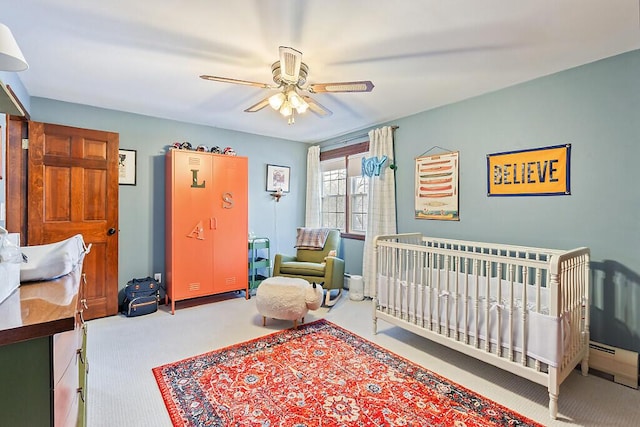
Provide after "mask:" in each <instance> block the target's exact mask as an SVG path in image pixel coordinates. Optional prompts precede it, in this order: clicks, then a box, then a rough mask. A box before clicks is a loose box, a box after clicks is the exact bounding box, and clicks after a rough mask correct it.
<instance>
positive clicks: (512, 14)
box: [0, 0, 640, 142]
mask: <svg viewBox="0 0 640 427" xmlns="http://www.w3.org/2000/svg"><path fill="white" fill-rule="evenodd" d="M0 7H1V9H0V10H1V11H2V12H1V13H0V22H3V23H4V24H6V25H7V26H9V28H11V30H12V31H13V33H14V35H15V37H16V39H17V41H18V44H19V45H20V47H21V49H22V51H23V53H24V55H25V57H26V58H27V61H28V62H29V66H30V67H29V69H28V70H27V71H23V72H20V73H19V74H18V75H19V77H20V79H21V81H22V82H23V84H24V86H25V87H26V89H27V91H28V92H29V94H30V95H31V96H34V97H44V98H52V99H57V100H62V101H68V102H74V103H79V104H87V105H92V106H97V107H103V108H109V109H115V110H121V111H127V112H132V113H139V114H144V115H148V116H155V117H160V118H167V119H174V120H179V121H184V122H190V123H198V124H204V125H208V126H214V127H219V128H226V129H233V130H238V131H244V132H250V133H255V134H260V135H268V136H273V137H279V138H285V139H291V140H295V141H302V142H318V141H323V140H326V139H329V138H332V137H335V136H339V135H344V134H347V133H349V132H353V131H358V130H360V129H365V128H369V127H372V126H374V125H376V124H380V123H384V122H386V121H391V120H394V119H397V118H400V117H404V116H408V115H411V114H414V113H418V112H421V111H425V110H429V109H431V108H434V107H437V106H441V105H445V104H449V103H452V102H456V101H459V100H462V99H465V98H469V97H473V96H476V95H480V94H483V93H486V92H490V91H494V90H497V89H500V88H504V87H507V86H511V85H513V84H516V83H520V82H523V81H527V80H531V79H534V78H536V77H540V76H544V75H548V74H552V73H555V72H558V71H561V70H564V69H567V68H572V67H575V66H578V65H582V64H585V63H589V62H593V61H596V60H599V59H602V58H605V57H609V56H612V55H616V54H619V53H623V52H627V51H630V50H634V49H638V48H640V25H639V4H638V0H518V1H513V0H483V1H478V0H398V1H389V0H385V1H382V0H349V1H346V0H286V1H285V0H280V1H279V0H187V1H179V0H156V1H151V0H146V1H141V0H127V1H124V0H101V1H89V0H82V1H78V0H55V1H52V0H20V1H15V0H10V1H9V0H0ZM280 45H284V46H291V47H294V48H295V49H297V50H300V51H301V52H302V53H303V61H304V62H305V63H307V64H308V66H309V68H310V71H309V78H308V81H310V82H311V83H325V82H335V81H352V80H371V81H373V83H374V84H375V88H374V89H373V91H372V92H371V93H342V94H314V95H311V96H312V97H313V98H314V99H316V100H317V101H318V102H320V103H321V104H323V105H324V106H326V107H327V108H329V109H330V110H332V111H333V115H332V116H331V117H328V118H319V117H317V116H315V115H313V114H311V113H306V114H305V115H303V116H301V117H298V118H297V120H296V123H295V124H294V125H291V126H289V125H287V121H286V120H285V119H284V118H283V117H282V116H280V115H279V114H278V113H277V112H276V111H274V110H272V109H270V108H265V109H263V110H261V111H259V112H256V113H245V112H244V109H245V108H247V107H249V106H251V105H253V104H254V103H256V102H258V101H259V100H261V99H263V98H265V97H266V96H267V95H268V94H269V91H268V90H266V89H258V88H255V87H248V86H240V85H232V84H227V83H219V82H211V81H205V80H202V79H200V78H199V75H201V74H212V75H216V76H225V77H231V78H236V79H243V80H251V81H256V82H264V83H273V81H272V79H271V64H272V63H273V62H275V61H277V60H278V46H280Z"/></svg>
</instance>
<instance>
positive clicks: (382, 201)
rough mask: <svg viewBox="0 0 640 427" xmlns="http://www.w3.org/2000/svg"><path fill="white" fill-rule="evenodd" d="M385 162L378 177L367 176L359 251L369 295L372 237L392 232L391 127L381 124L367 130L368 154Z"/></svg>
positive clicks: (394, 192) (373, 278)
mask: <svg viewBox="0 0 640 427" xmlns="http://www.w3.org/2000/svg"><path fill="white" fill-rule="evenodd" d="M384 156H386V157H387V161H386V162H385V163H384V164H383V165H382V169H381V171H380V176H375V175H374V176H372V177H370V178H369V211H368V215H367V234H366V237H365V239H364V252H363V254H362V276H363V279H364V287H365V289H364V294H365V296H372V295H373V289H374V286H375V277H373V265H374V262H375V253H374V246H373V245H374V238H375V237H376V236H378V235H381V234H393V233H396V189H395V171H394V170H393V169H391V168H390V167H389V165H391V164H393V163H394V159H393V128H392V127H391V126H385V127H383V128H379V129H374V130H372V131H370V132H369V155H368V156H367V158H371V157H377V158H378V159H382V158H383V157H384Z"/></svg>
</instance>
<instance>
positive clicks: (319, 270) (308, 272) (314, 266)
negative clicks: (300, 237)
mask: <svg viewBox="0 0 640 427" xmlns="http://www.w3.org/2000/svg"><path fill="white" fill-rule="evenodd" d="M325 267H326V264H324V263H321V264H318V263H315V262H300V261H291V262H283V263H282V265H280V272H281V273H283V274H295V275H300V276H318V277H324V272H325Z"/></svg>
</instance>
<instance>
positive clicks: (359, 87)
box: [307, 80, 374, 93]
mask: <svg viewBox="0 0 640 427" xmlns="http://www.w3.org/2000/svg"><path fill="white" fill-rule="evenodd" d="M373 87H374V86H373V83H371V81H369V80H361V81H357V82H336V83H314V84H312V85H309V87H308V88H307V90H308V91H309V92H311V93H323V92H371V91H372V90H373Z"/></svg>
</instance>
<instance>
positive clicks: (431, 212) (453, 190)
mask: <svg viewBox="0 0 640 427" xmlns="http://www.w3.org/2000/svg"><path fill="white" fill-rule="evenodd" d="M458 158H459V153H458V152H457V151H452V152H447V153H442V154H436V155H431V156H420V157H417V158H416V170H415V218H416V219H437V220H444V221H459V220H460V212H459V210H458Z"/></svg>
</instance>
